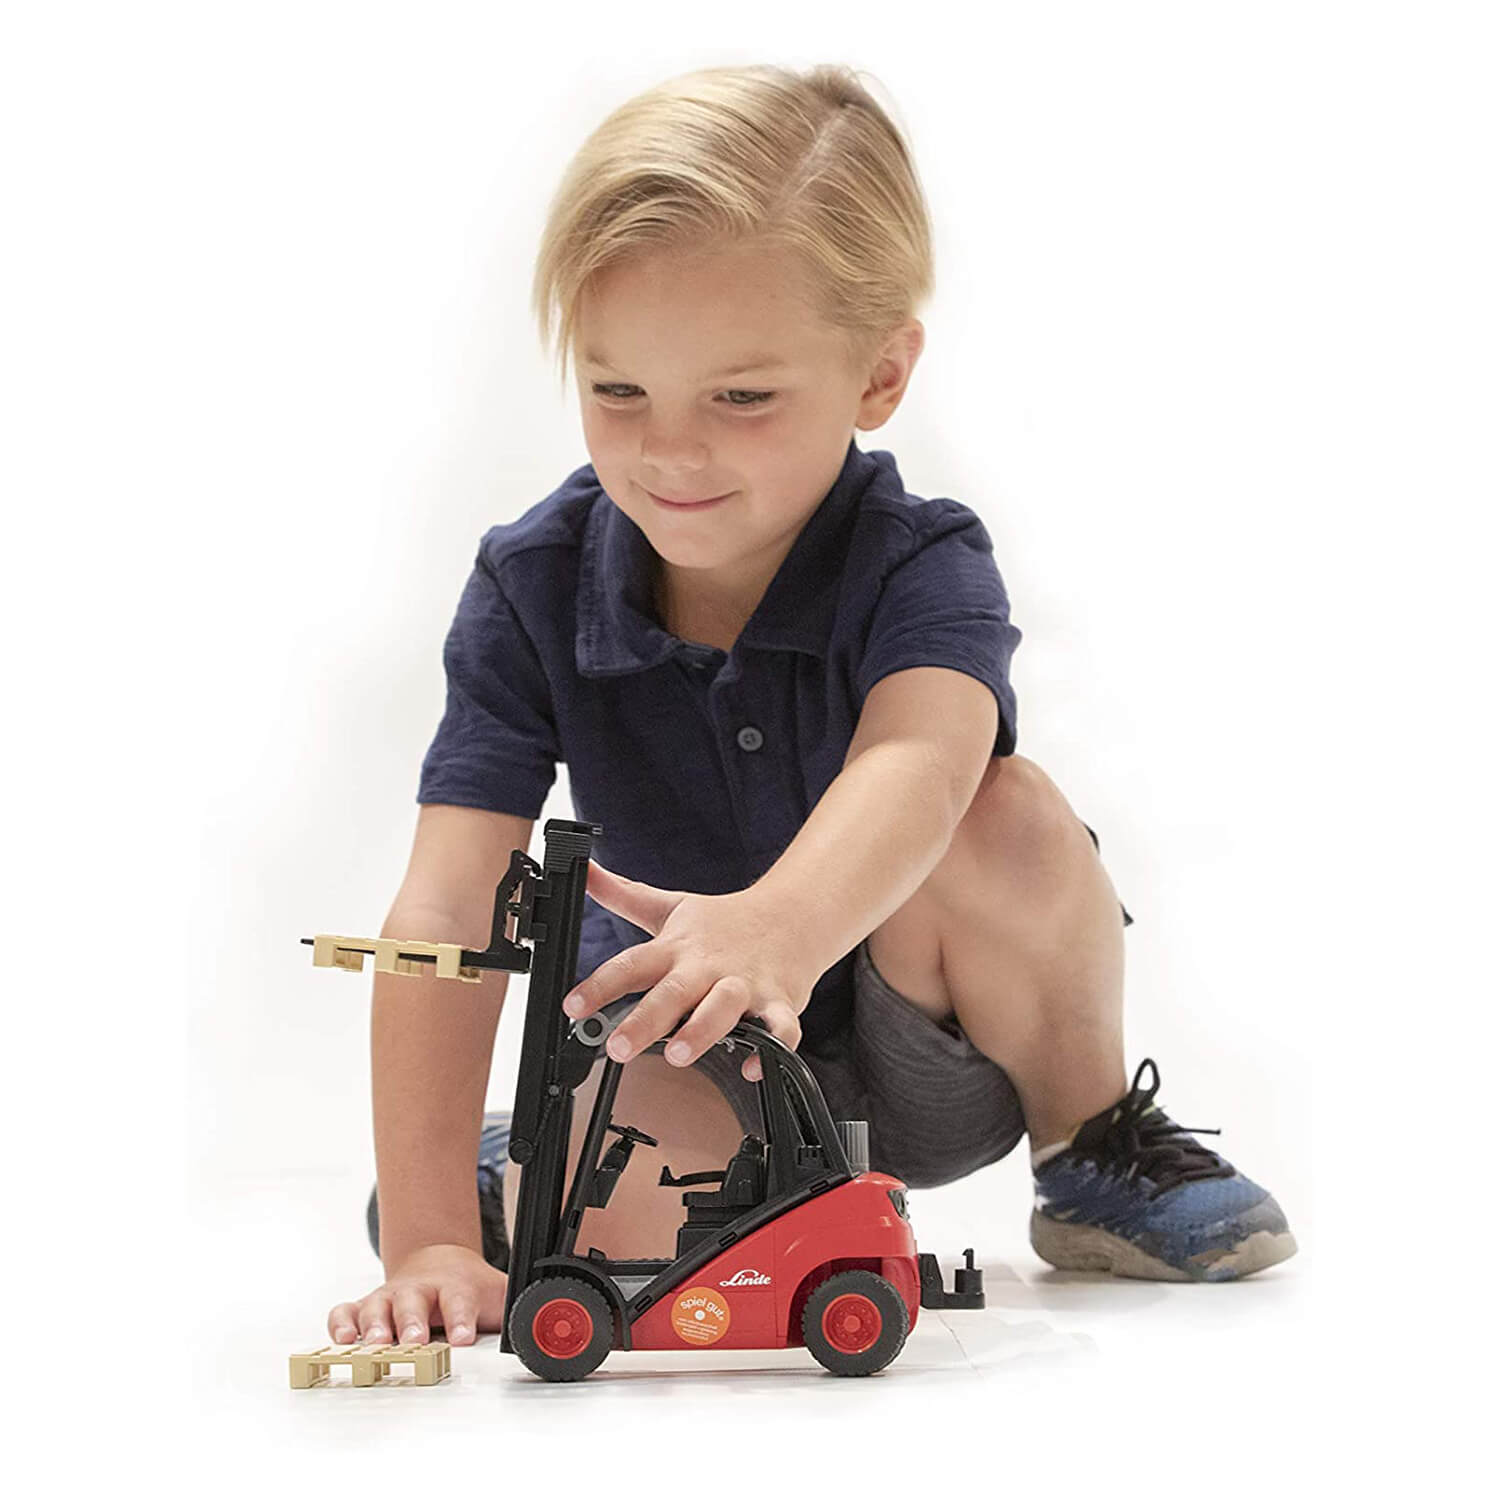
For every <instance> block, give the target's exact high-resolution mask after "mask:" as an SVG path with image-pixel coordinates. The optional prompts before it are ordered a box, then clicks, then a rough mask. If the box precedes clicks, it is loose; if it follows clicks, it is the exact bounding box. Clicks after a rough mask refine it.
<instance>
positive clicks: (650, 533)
mask: <svg viewBox="0 0 1500 1500" xmlns="http://www.w3.org/2000/svg"><path fill="white" fill-rule="evenodd" d="M803 286H804V283H803V279H802V276H801V274H800V269H799V267H798V265H797V263H796V261H795V259H794V258H793V257H791V256H790V255H789V254H787V253H786V252H784V251H777V250H768V249H766V248H764V247H756V246H751V245H740V246H737V247H733V248H729V249H724V250H714V251H704V250H694V251H691V252H681V251H673V252H658V253H656V254H653V255H650V256H643V257H641V258H638V259H637V260H634V261H632V262H630V263H628V264H625V265H621V266H616V267H612V268H611V269H610V270H608V271H606V272H603V273H600V274H599V275H598V276H596V277H595V278H594V281H593V282H592V283H591V285H590V286H589V288H588V289H587V290H586V291H585V293H584V295H583V297H582V300H581V302H580V304H579V309H578V318H577V324H576V327H577V337H576V343H575V350H574V352H575V356H576V368H577V380H578V395H579V402H580V405H581V408H582V413H583V431H584V440H585V442H586V444H587V446H588V450H589V455H590V458H591V459H592V461H593V465H594V469H595V472H596V473H597V474H598V476H599V480H600V483H601V484H602V485H603V487H604V490H605V492H606V493H607V494H608V495H609V497H610V499H611V500H613V501H614V503H615V504H616V505H618V506H619V507H620V509H621V510H623V511H624V512H625V513H626V514H627V515H629V516H630V518H631V519H632V520H633V521H635V523H636V524H637V525H638V526H639V527H640V528H641V530H642V531H643V532H645V534H646V536H647V537H648V539H649V540H650V542H651V544H652V546H653V547H654V548H655V549H656V551H657V553H658V554H659V555H660V556H661V558H662V559H663V560H664V562H666V563H667V564H668V566H669V568H671V567H672V566H673V565H675V566H676V567H677V568H681V569H691V570H694V571H695V572H696V571H697V570H705V571H704V572H703V573H701V574H699V576H700V577H701V578H702V579H703V580H704V581H705V582H706V583H709V582H711V583H716V584H719V585H721V586H726V587H732V586H733V584H734V582H735V581H736V580H738V579H741V578H744V579H746V580H747V581H748V580H750V579H752V578H754V577H755V575H756V574H757V573H765V572H767V571H768V570H774V565H775V562H776V561H779V559H780V557H781V556H784V555H785V553H786V551H787V550H788V549H789V548H790V546H791V543H792V542H793V541H794V540H795V539H796V536H797V533H798V532H799V531H800V530H801V528H802V525H803V523H804V522H805V521H806V520H807V518H808V517H809V516H810V515H811V514H812V512H813V511H814V510H816V509H817V507H818V504H819V503H820V501H821V500H822V499H823V497H824V495H826V494H827V492H828V490H829V488H830V487H831V486H832V484H833V481H834V480H835V479H836V478H837V477H838V474H839V470H840V468H841V467H842V466H843V462H844V457H845V454H846V453H847V451H848V447H849V440H850V438H851V437H852V436H853V434H854V429H855V428H856V427H859V428H864V429H870V428H875V427H879V426H880V425H881V424H882V423H883V422H884V421H885V420H886V419H887V418H888V417H889V416H890V414H891V412H892V411H894V410H895V408H896V406H897V405H898V404H899V402H900V400H901V396H902V394H903V392H904V390H905V387H906V382H907V379H908V378H909V376H910V373H911V369H912V366H913V365H914V364H915V363H916V359H917V356H918V354H919V353H920V352H921V346H922V325H921V324H920V323H919V322H917V320H916V319H911V320H910V321H909V323H907V324H905V325H903V327H902V329H901V330H899V331H898V333H897V334H896V335H894V336H893V339H892V342H891V343H890V344H888V345H887V347H886V350H885V351H883V353H882V355H881V356H879V357H877V359H876V360H875V361H873V362H872V364H871V365H870V366H867V367H865V368H862V369H854V368H852V367H851V364H850V361H849V357H848V355H847V353H846V351H845V347H844V345H843V343H842V341H841V339H840V336H839V334H838V333H837V331H836V330H834V329H831V328H829V327H828V326H827V325H826V324H824V323H822V322H821V321H820V320H819V319H818V318H817V317H816V315H815V314H814V313H813V312H812V310H811V308H810V306H809V304H808V302H807V301H806V299H805V296H804V295H803ZM766 358H770V359H772V360H778V361H781V363H780V365H779V366H775V367H772V366H767V365H765V364H763V361H764V360H765V359H766ZM750 360H754V361H755V362H756V363H757V365H759V366H760V367H759V368H756V369H748V370H743V371H740V372H739V373H736V374H732V375H731V374H727V373H724V372H725V371H727V370H728V369H729V368H730V367H733V366H737V365H739V364H742V363H745V362H747V361H750ZM766 393H769V395H768V399H767V398H766ZM725 495H727V498H726V499H723V500H720V501H719V502H718V503H716V504H713V505H706V506H702V507H700V508H698V509H687V510H684V509H673V508H672V507H671V506H669V505H667V504H665V503H663V502H664V501H669V500H703V499H709V498H713V497H718V496H725ZM759 581H760V582H762V583H763V582H764V581H765V580H764V578H761V579H760V580H759Z"/></svg>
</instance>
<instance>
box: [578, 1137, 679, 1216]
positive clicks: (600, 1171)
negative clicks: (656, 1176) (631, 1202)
mask: <svg viewBox="0 0 1500 1500" xmlns="http://www.w3.org/2000/svg"><path fill="white" fill-rule="evenodd" d="M605 1128H606V1129H608V1130H613V1131H614V1133H615V1134H616V1135H617V1136H619V1137H620V1139H619V1140H617V1141H616V1142H615V1143H614V1145H612V1146H611V1147H610V1148H609V1150H608V1151H606V1152H605V1153H604V1160H603V1161H601V1162H600V1163H599V1165H598V1166H597V1167H596V1168H595V1169H594V1178H593V1181H592V1182H590V1183H589V1193H588V1197H587V1199H586V1200H585V1203H586V1205H587V1207H589V1208H608V1207H609V1199H610V1194H612V1193H613V1192H614V1190H615V1184H616V1183H617V1182H618V1181H619V1180H620V1174H621V1173H622V1172H623V1171H624V1170H625V1168H626V1167H627V1166H628V1165H629V1164H630V1153H631V1152H632V1151H634V1150H635V1148H636V1146H637V1144H639V1145H642V1146H659V1145H660V1144H661V1142H660V1141H658V1140H657V1139H656V1137H655V1136H650V1135H647V1134H646V1132H645V1131H644V1130H637V1129H636V1128H635V1126H634V1125H616V1124H614V1123H613V1122H611V1123H610V1124H609V1125H607V1126H606V1127H605Z"/></svg>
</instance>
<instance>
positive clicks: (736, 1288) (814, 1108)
mask: <svg viewBox="0 0 1500 1500" xmlns="http://www.w3.org/2000/svg"><path fill="white" fill-rule="evenodd" d="M602 832H603V829H602V828H601V826H600V825H598V824H595V823H578V822H573V821H570V820H568V819H562V818H553V819H549V820H548V822H547V824H546V826H545V828H544V836H545V840H546V847H545V852H544V856H543V865H542V867H541V868H538V866H537V865H536V863H535V861H534V860H532V859H531V858H530V857H529V856H528V855H527V853H526V852H525V850H522V849H516V850H513V851H512V853H511V862H510V868H509V869H508V870H507V871H506V874H505V877H504V878H503V879H502V881H501V882H500V884H499V886H498V887H497V888H496V891H495V909H494V918H493V922H492V926H491V933H490V945H489V947H488V948H485V949H483V950H473V949H457V948H456V947H455V945H451V944H424V943H405V942H398V941H393V940H390V939H379V940H361V939H347V938H330V937H319V938H316V939H311V938H304V939H303V941H304V942H307V943H312V944H313V947H314V958H313V961H314V963H318V964H324V965H330V966H333V967H340V968H346V969H358V968H360V967H362V964H363V958H364V956H365V954H368V953H374V954H375V956H376V967H377V968H380V969H385V970H388V971H393V972H402V973H422V972H426V973H431V972H432V969H431V967H430V966H431V965H436V968H437V972H438V974H439V975H445V976H446V977H452V978H458V979H467V980H471V981H477V980H478V978H479V972H480V970H482V969H487V968H488V969H506V970H510V971H513V972H518V973H530V975H531V980H530V983H529V985H528V989H527V999H526V1018H525V1029H524V1032H523V1036H522V1042H521V1060H520V1069H519V1073H518V1078H517V1083H516V1102H515V1110H514V1113H513V1115H512V1118H511V1134H510V1159H511V1161H512V1162H514V1163H516V1164H517V1165H518V1166H519V1167H520V1168H521V1184H520V1193H519V1202H518V1204H517V1210H516V1222H515V1224H514V1225H513V1226H512V1232H511V1248H510V1269H509V1290H508V1292H507V1295H506V1304H505V1321H504V1329H503V1331H502V1333H501V1336H500V1348H501V1349H502V1351H504V1352H505V1353H508V1354H515V1355H517V1356H518V1357H519V1358H520V1360H521V1362H522V1363H523V1364H524V1365H525V1366H526V1367H527V1369H529V1370H531V1371H532V1372H533V1373H535V1374H537V1375H539V1376H541V1378H542V1379H544V1380H554V1381H561V1380H579V1379H581V1378H582V1377H583V1376H585V1375H588V1374H589V1373H590V1372H591V1371H593V1370H595V1369H597V1368H598V1366H599V1364H600V1363H601V1362H602V1361H603V1359H604V1357H605V1355H607V1354H608V1353H609V1351H610V1350H611V1349H785V1348H790V1347H795V1346H796V1345H798V1344H802V1345H805V1346H806V1347H807V1349H808V1350H809V1351H810V1352H811V1353H812V1355H813V1357H814V1358H815V1359H816V1360H817V1361H818V1362H819V1363H820V1364H821V1365H823V1366H824V1367H825V1368H826V1369H828V1370H830V1371H832V1372H833V1373H834V1374H836V1375H870V1374H873V1373H874V1372H875V1371H877V1370H880V1369H883V1368H884V1367H885V1366H886V1365H888V1364H889V1363H890V1362H891V1361H892V1360H893V1359H895V1357H896V1356H897V1355H898V1354H899V1353H900V1352H901V1349H902V1346H903V1345H904V1344H905V1342H906V1337H907V1334H908V1333H909V1332H910V1330H911V1329H912V1328H913V1327H914V1326H915V1324H916V1321H917V1314H918V1311H919V1309H921V1308H924V1307H926V1308H979V1307H983V1306H984V1291H983V1280H982V1278H983V1272H982V1271H980V1270H978V1269H977V1268H976V1267H975V1266H974V1252H973V1251H972V1250H967V1251H965V1253H964V1259H965V1264H964V1265H963V1266H962V1267H960V1268H958V1269H957V1270H956V1271H955V1274H954V1291H952V1292H945V1291H944V1288H943V1283H942V1275H941V1272H940V1271H939V1269H938V1263H937V1258H936V1256H934V1255H930V1254H918V1252H917V1247H916V1240H915V1237H914V1235H913V1232H912V1226H911V1223H910V1220H909V1219H908V1217H907V1210H906V1187H905V1184H904V1183H902V1182H901V1181H900V1180H899V1179H897V1178H895V1177H891V1176H888V1175H886V1174H885V1173H883V1172H872V1171H870V1170H869V1160H868V1154H869V1153H868V1132H867V1128H866V1124H865V1122H864V1121H862V1120H841V1121H838V1122H837V1123H835V1122H834V1120H833V1118H832V1116H831V1115H830V1114H829V1111H828V1105H827V1103H826V1101H825V1100H824V1098H823V1094H822V1091H821V1089H819V1087H818V1084H817V1080H816V1079H815V1078H814V1077H813V1075H812V1073H811V1072H810V1071H809V1069H808V1066H807V1064H806V1063H805V1062H804V1061H803V1059H802V1058H801V1057H799V1056H798V1055H797V1053H795V1052H794V1051H792V1050H791V1049H790V1048H788V1047H787V1046H785V1044H783V1043H782V1042H780V1041H779V1040H778V1039H777V1038H776V1037H774V1036H772V1035H771V1033H770V1032H769V1031H767V1030H766V1028H765V1027H764V1026H762V1025H761V1024H760V1023H759V1022H757V1021H753V1020H742V1021H740V1022H739V1023H738V1024H737V1025H736V1026H735V1027H734V1029H733V1030H732V1031H731V1032H730V1033H729V1035H728V1036H727V1037H726V1038H724V1039H723V1040H722V1041H720V1042H718V1043H716V1044H715V1045H717V1046H722V1047H726V1048H727V1049H729V1050H730V1051H731V1052H734V1051H737V1050H738V1049H741V1048H746V1049H753V1050H754V1051H756V1052H757V1053H758V1054H759V1056H760V1064H761V1077H760V1078H759V1079H758V1080H756V1081H755V1085H754V1086H755V1090H756V1095H757V1100H758V1104H759V1109H760V1118H761V1121H762V1122H763V1127H764V1138H763V1137H762V1136H761V1135H760V1134H754V1133H752V1134H748V1135H746V1136H745V1137H744V1139H743V1140H742V1141H741V1143H740V1146H739V1149H738V1150H737V1151H736V1152H735V1154H734V1155H733V1156H732V1157H730V1159H729V1161H728V1163H727V1164H726V1165H725V1167H724V1169H723V1170H722V1171H713V1172H690V1173H688V1174H686V1175H685V1176H682V1177H674V1176H673V1175H672V1171H671V1168H670V1167H669V1166H666V1165H664V1166H663V1167H662V1169H661V1176H660V1178H659V1184H660V1186H661V1187H662V1188H665V1189H668V1190H676V1189H681V1188H694V1189H697V1191H692V1192H684V1193H683V1194H682V1202H683V1207H684V1209H685V1210H686V1215H685V1218H684V1220H683V1223H682V1225H681V1227H680V1228H679V1230H678V1232H677V1246H676V1249H677V1255H676V1258H675V1259H674V1260H610V1259H609V1258H608V1257H606V1256H605V1255H604V1254H603V1253H602V1252H601V1251H599V1250H596V1249H590V1250H588V1251H587V1252H586V1253H583V1254H579V1253H578V1251H577V1249H576V1245H577V1239H578V1231H579V1227H580V1225H581V1223H582V1220H583V1215H584V1211H585V1210H586V1209H589V1208H604V1207H605V1206H607V1204H608V1203H609V1200H610V1195H611V1194H612V1193H613V1191H614V1189H615V1185H616V1184H617V1183H618V1182H619V1180H620V1176H621V1174H622V1173H623V1172H624V1170H625V1168H626V1166H627V1164H628V1163H629V1161H630V1158H631V1155H632V1153H633V1152H634V1151H635V1149H636V1147H637V1146H645V1147H648V1148H655V1147H656V1146H657V1142H656V1140H655V1139H653V1138H652V1137H651V1136H649V1135H647V1134H645V1133H644V1132H643V1131H640V1130H637V1129H636V1128H635V1127H634V1126H631V1125H627V1124H623V1123H617V1122H616V1121H615V1120H614V1119H613V1118H612V1113H611V1112H612V1109H613V1105H614V1100H615V1096H616V1093H617V1091H618V1088H619V1083H620V1072H621V1069H622V1068H625V1067H628V1066H629V1063H619V1062H616V1061H615V1060H614V1059H613V1058H611V1057H609V1056H608V1054H607V1053H605V1052H604V1051H603V1047H604V1043H605V1041H606V1040H607V1039H608V1037H609V1034H610V1032H611V1031H613V1029H614V1022H612V1021H611V1020H610V1019H609V1018H608V1017H607V1016H605V1015H603V1014H596V1015H592V1016H588V1017H586V1018H585V1019H583V1020H581V1021H577V1022H575V1021H573V1020H571V1019H570V1018H569V1017H568V1015H567V1014H566V1013H565V1012H564V1011H563V1008H562V998H563V996H564V995H565V994H567V992H568V991H569V990H570V989H571V988H572V984H573V979H574V974H575V970H576V968H577V963H578V945H579V934H580V932H581V929H582V922H583V908H584V897H585V894H586V890H587V883H588V865H589V857H590V853H591V850H592V843H593V839H594V837H596V836H597V835H598V834H600V833H602ZM510 915H514V916H515V918H516V936H515V939H514V940H511V939H509V938H507V937H506V928H507V918H508V916H510ZM528 942H529V943H530V944H531V947H530V948H527V947H524V946H522V945H523V944H526V943H528ZM666 1040H667V1039H666V1038H663V1039H662V1040H661V1041H658V1042H656V1043H655V1044H653V1045H652V1046H651V1047H650V1048H649V1049H647V1050H649V1051H653V1052H655V1051H659V1050H660V1049H661V1048H662V1047H664V1046H665V1043H666ZM601 1062H602V1065H603V1069H604V1071H603V1076H602V1078H601V1080H600V1086H599V1090H598V1093H597V1095H596V1097H595V1100H594V1107H593V1111H592V1114H591V1115H590V1118H589V1122H588V1126H587V1130H586V1133H585V1136H584V1141H583V1148H582V1153H581V1155H580V1156H579V1159H578V1165H577V1168H576V1170H575V1172H574V1174H573V1181H572V1184H571V1186H570V1187H569V1189H568V1191H567V1195H566V1199H565V1198H564V1178H565V1176H566V1173H567V1158H568V1145H569V1136H570V1132H571V1130H572V1124H573V1099H574V1094H575V1092H576V1090H577V1088H578V1086H579V1085H580V1084H581V1083H582V1082H583V1081H584V1080H585V1079H586V1078H587V1077H588V1076H589V1073H590V1072H591V1070H592V1069H593V1067H594V1066H595V1065H596V1064H597V1063H601ZM609 1134H613V1135H614V1136H615V1140H614V1141H613V1142H612V1143H610V1144H609V1146H608V1149H607V1150H606V1149H605V1138H606V1136H607V1135H609ZM601 1152H602V1157H601Z"/></svg>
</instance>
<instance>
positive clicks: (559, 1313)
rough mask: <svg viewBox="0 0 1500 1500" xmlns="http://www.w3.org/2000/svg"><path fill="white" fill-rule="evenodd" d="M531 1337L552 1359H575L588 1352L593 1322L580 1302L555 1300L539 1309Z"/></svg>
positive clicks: (563, 1298) (567, 1298)
mask: <svg viewBox="0 0 1500 1500" xmlns="http://www.w3.org/2000/svg"><path fill="white" fill-rule="evenodd" d="M531 1336H532V1338H534V1339H535V1340H536V1346H537V1348H538V1349H540V1350H541V1351H542V1353H543V1354H545V1355H547V1356H548V1358H549V1359H572V1358H573V1356H574V1355H575V1354H582V1353H583V1351H584V1350H585V1349H587V1348H588V1346H589V1341H590V1340H591V1339H592V1338H593V1337H594V1320H593V1319H592V1318H591V1317H590V1316H589V1310H588V1308H586V1307H585V1306H584V1305H583V1304H582V1303H581V1302H575V1301H574V1300H573V1299H572V1298H571V1297H554V1298H553V1299H552V1300H551V1301H550V1302H544V1303H542V1305H541V1306H540V1307H539V1308H538V1309H537V1313H536V1316H535V1317H534V1318H533V1319H532V1320H531Z"/></svg>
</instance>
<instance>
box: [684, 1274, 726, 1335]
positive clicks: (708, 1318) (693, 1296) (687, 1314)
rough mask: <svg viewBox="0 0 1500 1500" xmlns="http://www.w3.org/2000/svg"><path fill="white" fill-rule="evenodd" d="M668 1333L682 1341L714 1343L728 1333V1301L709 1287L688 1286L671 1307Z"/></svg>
mask: <svg viewBox="0 0 1500 1500" xmlns="http://www.w3.org/2000/svg"><path fill="white" fill-rule="evenodd" d="M672 1332H673V1333H675V1334H676V1335H677V1337H678V1338H680V1339H681V1340H682V1342H683V1343H684V1344H695V1345H700V1346H701V1345H704V1344H716V1343H718V1341H719V1340H720V1339H721V1338H723V1337H724V1335H725V1334H726V1333H728V1332H729V1304H728V1303H727V1302H726V1301H725V1300H724V1298H723V1296H722V1295H721V1294H720V1293H719V1292H716V1291H715V1290H714V1289H713V1288H712V1287H711V1286H695V1287H689V1288H688V1290H687V1291H685V1292H684V1293H683V1294H682V1295H681V1296H680V1297H678V1299H677V1302H676V1304H675V1305H674V1306H673V1308H672Z"/></svg>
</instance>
